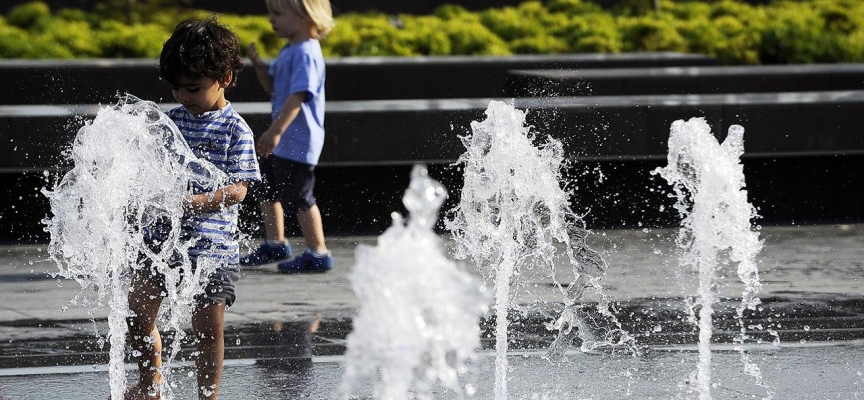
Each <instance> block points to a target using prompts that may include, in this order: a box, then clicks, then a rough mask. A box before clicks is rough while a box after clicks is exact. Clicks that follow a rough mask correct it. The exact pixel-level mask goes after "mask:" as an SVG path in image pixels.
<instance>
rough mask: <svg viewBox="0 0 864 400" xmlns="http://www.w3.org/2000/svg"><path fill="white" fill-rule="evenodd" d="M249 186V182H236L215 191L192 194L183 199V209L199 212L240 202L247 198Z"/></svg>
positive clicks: (188, 211) (189, 211)
mask: <svg viewBox="0 0 864 400" xmlns="http://www.w3.org/2000/svg"><path fill="white" fill-rule="evenodd" d="M248 186H249V184H248V183H247V182H236V183H234V184H231V185H228V186H225V187H223V188H219V189H216V191H215V192H213V193H200V194H190V195H188V196H186V197H185V198H184V199H183V211H185V212H187V213H191V214H197V213H201V212H205V211H213V210H218V209H220V208H223V207H231V206H233V205H235V204H240V203H241V202H242V201H243V199H244V198H246V189H247V188H248Z"/></svg>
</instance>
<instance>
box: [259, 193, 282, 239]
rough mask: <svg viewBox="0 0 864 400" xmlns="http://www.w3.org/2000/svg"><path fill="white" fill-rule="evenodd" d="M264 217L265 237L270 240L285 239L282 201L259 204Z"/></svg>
mask: <svg viewBox="0 0 864 400" xmlns="http://www.w3.org/2000/svg"><path fill="white" fill-rule="evenodd" d="M258 209H260V210H261V215H262V217H263V219H264V239H266V240H268V241H277V242H284V241H285V215H284V213H283V211H282V203H280V202H278V201H277V202H272V203H270V202H261V203H260V204H259V205H258Z"/></svg>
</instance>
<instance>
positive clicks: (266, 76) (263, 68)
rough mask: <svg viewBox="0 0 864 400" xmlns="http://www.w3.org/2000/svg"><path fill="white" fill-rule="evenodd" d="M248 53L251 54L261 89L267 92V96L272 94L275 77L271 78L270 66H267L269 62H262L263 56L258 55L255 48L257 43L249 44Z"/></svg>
mask: <svg viewBox="0 0 864 400" xmlns="http://www.w3.org/2000/svg"><path fill="white" fill-rule="evenodd" d="M246 53H247V54H249V59H250V60H252V66H253V68H255V76H257V77H258V83H260V84H261V87H263V88H264V91H265V92H267V94H272V93H273V77H272V76H270V73H269V72H268V69H269V68H270V64H267V62H265V61H264V60H262V59H261V56H260V55H258V49H257V48H255V43H250V44H249V48H248V49H247V50H246Z"/></svg>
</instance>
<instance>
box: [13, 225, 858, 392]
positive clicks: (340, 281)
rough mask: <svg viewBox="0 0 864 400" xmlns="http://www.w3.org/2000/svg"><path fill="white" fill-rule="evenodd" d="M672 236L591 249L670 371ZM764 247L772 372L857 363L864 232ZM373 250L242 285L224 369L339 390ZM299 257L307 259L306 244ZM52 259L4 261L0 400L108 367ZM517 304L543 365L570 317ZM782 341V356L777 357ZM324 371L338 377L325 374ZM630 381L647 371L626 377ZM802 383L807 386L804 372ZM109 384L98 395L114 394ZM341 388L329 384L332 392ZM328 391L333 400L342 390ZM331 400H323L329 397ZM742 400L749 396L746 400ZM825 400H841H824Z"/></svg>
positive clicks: (679, 298)
mask: <svg viewBox="0 0 864 400" xmlns="http://www.w3.org/2000/svg"><path fill="white" fill-rule="evenodd" d="M676 232H677V231H676V230H674V229H645V230H604V231H596V232H595V233H594V235H592V236H590V237H589V244H590V245H591V246H592V247H593V248H594V249H596V250H598V251H599V252H600V253H601V254H602V255H603V256H604V258H605V259H606V261H607V263H608V264H609V269H608V272H607V275H606V277H605V278H604V280H603V286H604V293H605V295H606V296H607V297H608V298H609V300H611V301H612V305H613V311H614V312H615V315H616V316H617V317H618V319H619V320H620V321H621V323H622V327H623V328H624V329H625V330H626V331H627V332H630V333H631V334H632V335H633V336H634V337H635V338H636V340H637V342H638V343H639V344H642V345H644V346H647V347H649V348H651V349H653V350H654V354H666V355H663V356H659V357H661V358H662V357H672V358H675V357H677V356H671V355H669V354H672V353H674V352H675V351H677V350H687V349H690V350H692V349H693V348H694V343H696V341H697V337H696V334H697V331H696V328H695V327H694V326H693V325H692V324H690V323H689V322H688V321H687V316H688V314H687V310H686V307H685V305H684V304H685V303H684V298H685V297H686V296H688V295H692V294H693V293H694V291H695V289H694V286H693V282H694V278H695V275H694V273H693V271H683V270H682V269H681V268H680V267H678V260H677V257H678V255H679V254H680V252H679V250H678V249H677V248H676V247H675V244H674V238H675V234H676ZM761 237H762V239H763V240H764V248H763V250H762V252H761V253H760V255H759V258H758V262H759V270H760V274H761V278H762V281H763V283H764V290H763V292H762V293H760V298H761V299H762V300H763V304H762V306H761V307H760V309H759V310H757V311H754V312H749V313H747V314H746V315H745V317H746V319H745V323H746V324H747V325H749V326H754V327H755V326H759V328H758V329H754V331H753V333H752V335H753V336H754V338H756V339H758V340H759V341H760V342H761V343H762V344H764V345H765V346H766V347H765V349H766V350H765V351H766V352H767V353H766V355H764V357H765V358H766V360H768V361H769V362H770V361H771V357H772V356H770V355H768V354H769V353H770V354H773V357H775V361H776V356H777V354H778V352H779V353H782V350H781V349H782V348H784V347H783V346H794V347H795V348H809V347H802V346H809V345H814V344H832V345H835V346H831V347H832V348H834V350H831V351H833V352H839V353H844V352H846V351H855V352H858V353H860V346H861V345H860V343H861V342H860V340H862V339H864V323H862V322H864V321H862V320H864V296H862V294H864V290H862V289H864V285H862V283H861V281H860V278H861V277H862V272H864V225H817V226H777V227H764V228H762V230H761ZM443 238H444V239H445V244H444V246H443V248H442V249H441V250H442V251H447V250H446V248H447V246H448V245H449V242H447V240H446V239H447V238H446V237H443ZM375 244H376V238H375V237H334V238H329V239H328V245H329V246H330V248H331V251H332V252H333V255H334V257H335V260H336V267H335V268H334V270H333V271H331V272H329V273H326V274H312V275H283V274H279V273H277V272H276V271H275V265H268V266H264V267H261V268H254V269H253V268H249V269H246V270H245V271H244V275H243V279H242V280H241V281H240V283H239V284H238V301H237V303H236V304H235V305H234V306H233V307H231V309H230V310H229V311H228V313H227V315H226V358H227V359H228V360H229V363H228V364H226V365H227V366H226V368H228V369H234V370H235V371H236V372H237V373H238V374H242V373H245V372H241V370H243V369H244V368H252V367H250V366H249V365H255V366H256V367H255V368H261V367H262V366H264V367H265V368H273V369H274V370H277V371H283V372H284V371H293V370H295V369H296V368H300V369H304V368H306V369H309V368H311V369H312V370H316V369H321V368H323V370H325V371H327V373H328V374H334V376H336V377H337V378H336V379H335V381H338V376H339V372H338V369H339V368H341V367H339V366H338V364H339V362H338V360H339V357H341V355H342V354H343V352H344V349H345V347H344V346H345V337H346V335H347V334H349V333H350V331H351V317H352V316H353V314H354V312H355V311H356V310H357V308H358V306H359V304H358V303H357V299H356V297H355V296H354V294H353V290H352V288H351V281H350V271H351V267H352V266H353V264H354V250H355V248H356V247H357V246H358V245H375ZM292 245H294V246H295V248H296V247H300V243H299V241H298V240H296V239H295V240H294V241H292ZM46 258H47V256H46V253H45V246H10V247H3V248H2V249H0V399H2V398H3V394H4V392H3V391H2V390H3V387H6V390H7V393H9V392H8V391H9V390H10V389H9V388H10V387H11V386H10V382H13V381H14V382H18V381H17V379H19V378H15V379H13V378H14V377H24V376H30V375H40V376H43V375H42V374H48V375H50V374H55V373H62V372H63V371H66V372H71V373H80V372H81V370H75V369H74V366H81V367H79V368H85V369H88V370H89V371H93V370H98V369H99V367H98V366H99V365H101V364H104V363H105V362H106V361H107V353H106V350H107V348H100V347H99V345H98V340H97V339H96V337H97V336H96V335H97V332H98V334H100V335H104V334H105V333H106V323H105V320H104V317H105V315H106V314H107V311H106V310H102V311H98V312H96V313H95V314H92V315H91V314H88V310H86V309H83V308H81V307H80V306H77V305H69V302H70V300H71V299H72V298H74V296H75V294H76V293H77V292H78V290H79V289H78V284H77V283H75V282H74V281H64V280H58V279H57V278H52V277H50V276H49V274H50V272H52V271H55V270H56V267H55V266H54V264H53V263H52V262H49V261H46ZM406 262H410V261H406ZM558 279H559V280H560V281H562V282H564V283H566V282H568V281H569V278H568V277H567V271H566V269H563V268H562V269H560V270H559V278H558ZM718 286H719V291H720V294H721V297H722V301H721V302H720V304H718V305H717V307H716V309H717V311H716V315H715V329H714V334H715V342H717V343H730V342H731V340H732V337H733V336H734V335H736V334H737V333H738V330H739V327H738V325H737V321H735V320H734V318H733V316H734V308H735V307H736V306H737V297H738V296H740V292H741V290H742V287H741V284H740V283H739V282H737V277H736V275H735V272H734V271H733V270H732V269H731V267H730V266H725V267H723V268H721V276H720V278H719V279H718ZM518 293H519V296H518V299H519V303H521V304H522V307H521V312H520V313H516V314H514V320H513V323H512V325H511V332H512V333H511V338H512V343H511V345H510V348H511V349H513V350H514V352H518V351H526V352H534V353H538V354H539V352H542V349H544V348H546V347H547V346H548V345H549V344H550V343H551V342H552V340H553V339H554V337H553V336H554V332H550V331H549V330H547V329H546V328H545V325H544V324H546V323H548V322H551V321H552V320H554V318H555V316H556V312H557V311H559V310H560V307H561V295H560V292H559V291H558V289H557V288H556V287H555V285H554V284H553V283H552V282H551V280H549V279H548V278H544V277H542V275H541V274H540V273H539V272H538V271H536V270H534V269H525V270H523V271H522V276H521V284H520V285H519V287H518ZM586 300H589V301H590V299H586ZM67 306H68V309H65V311H61V309H64V308H66V307H67ZM492 319H493V318H492V317H491V316H487V317H485V318H483V319H482V320H481V326H482V329H483V334H482V336H481V337H482V343H483V347H484V349H485V350H488V349H491V348H493V347H494V335H493V334H492V332H493V331H494V321H493V320H492ZM778 338H779V340H780V343H781V347H777V346H772V345H771V344H772V343H774V342H775V340H776V339H778ZM669 349H673V350H669ZM485 350H484V351H485ZM188 351H189V349H186V350H184V353H181V356H180V359H183V358H188V356H189V353H188ZM670 351H672V353H669V352H670ZM808 351H815V350H808ZM826 351H827V350H826ZM831 351H829V352H831ZM481 353H482V352H481ZM783 354H784V355H783V357H786V356H787V355H788V354H785V353H783ZM796 354H797V353H796ZM691 356H692V354H691ZM328 357H333V358H332V359H331V358H328ZM576 357H584V356H579V355H576ZM795 357H798V356H795ZM832 357H833V356H832ZM844 357H845V356H844ZM859 358H862V357H859ZM232 360H233V361H232ZM785 360H786V359H785V358H782V357H781V360H780V361H776V362H778V363H779V364H778V365H781V364H783V363H785V362H786V361H785ZM328 362H332V363H335V364H336V365H335V366H332V365H325V364H327V363H328ZM670 362H671V361H670ZM678 362H679V363H683V362H684V361H680V360H679V361H678ZM730 362H731V361H730ZM688 363H689V361H688ZM849 363H851V364H849V365H850V367H849V368H851V369H850V371H853V372H854V373H859V374H860V372H857V371H858V370H864V367H862V366H864V364H862V363H861V360H859V359H856V360H854V361H849ZM856 363H857V364H856ZM313 364H314V365H313ZM853 364H854V365H853ZM688 365H689V364H688ZM784 365H785V364H784ZM34 367H45V368H47V369H46V370H39V369H34ZM63 368H67V369H63ZM68 368H73V369H72V370H70V369H68ZM333 368H336V370H337V371H335V372H334V371H333ZM631 368H637V367H632V366H630V367H627V368H625V369H624V370H622V371H624V372H626V371H627V370H629V369H631ZM736 368H738V367H736ZM778 368H781V367H778ZM789 368H792V367H789ZM832 368H833V367H832ZM792 370H794V371H799V372H798V373H801V372H800V371H801V368H798V369H797V370H796V369H794V368H793V369H792ZM40 371H41V372H40ZM76 371H77V372H76ZM787 371H788V370H787ZM247 372H248V371H247ZM583 372H584V371H583ZM619 372H620V371H619ZM781 372H782V371H778V372H777V373H778V374H780V375H782V374H781ZM616 373H617V372H616ZM633 374H635V372H633V371H631V375H633ZM97 375H98V374H97ZM636 375H638V374H636ZM46 376H47V375H46ZM102 376H103V378H102V379H103V380H102V381H100V382H103V384H104V375H102ZM778 376H779V375H778ZM856 376H857V375H856ZM283 378H284V379H288V378H285V376H282V378H280V379H283ZM21 379H23V378H21ZM40 379H42V378H40ZM44 379H47V378H44ZM226 379H227V378H226ZM292 379H293V378H292ZM298 379H299V378H298ZM628 379H629V378H628ZM778 379H779V378H778ZM783 379H785V378H783ZM856 379H858V380H856ZM859 380H860V377H858V378H855V379H853V378H850V379H849V380H847V381H846V383H848V384H853V383H854V385H856V387H857V386H858V385H860V382H859ZM335 381H334V380H332V379H331V381H330V386H332V385H333V384H334V382H335ZM283 383H284V382H283ZM228 384H229V382H228V381H227V380H226V385H228ZM667 384H668V382H667ZM285 385H288V383H285ZM13 386H14V385H13ZM673 387H674V386H673ZM318 389H320V390H324V391H325V392H326V393H331V395H332V393H334V392H333V391H332V390H333V389H332V388H328V389H324V388H320V387H319V388H318ZM318 389H316V390H318ZM573 390H575V389H573ZM652 390H653V389H652ZM658 390H659V389H658ZM561 393H569V392H566V391H565V392H561ZM646 393H647V392H646ZM824 393H830V391H829V392H824ZM307 394H308V393H307ZM322 396H323V397H315V398H329V396H330V395H322ZM657 396H659V397H656V398H669V397H663V395H662V394H657ZM742 396H743V395H742ZM856 396H857V394H856ZM312 397H314V396H312ZM649 397H650V396H646V397H639V398H649ZM745 397H749V396H743V397H740V398H745ZM81 398H86V397H81ZM227 398H231V397H230V396H229V397H227ZM285 398H288V397H285ZM547 398H556V397H555V396H553V397H547ZM593 398H616V397H602V396H599V397H598V396H594V397H593ZM722 398H727V397H722ZM729 398H738V397H729ZM785 398H794V397H785ZM809 398H815V397H809ZM824 398H844V397H833V395H830V396H829V394H825V397H824ZM845 398H852V397H851V396H850V397H845ZM856 398H857V397H856Z"/></svg>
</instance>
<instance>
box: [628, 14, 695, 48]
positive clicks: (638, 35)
mask: <svg viewBox="0 0 864 400" xmlns="http://www.w3.org/2000/svg"><path fill="white" fill-rule="evenodd" d="M677 25H678V23H677V21H676V20H674V19H672V18H657V17H656V16H655V17H636V18H627V19H624V20H622V24H621V29H622V31H623V33H622V34H623V41H624V51H680V52H685V51H687V46H688V44H687V41H686V40H685V39H684V37H683V36H681V34H680V33H679V32H678V30H677Z"/></svg>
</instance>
